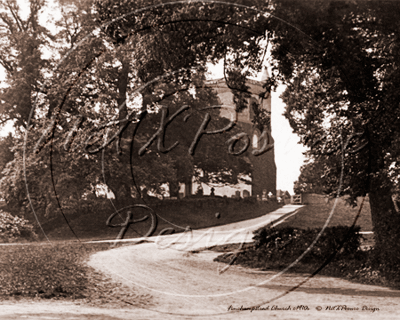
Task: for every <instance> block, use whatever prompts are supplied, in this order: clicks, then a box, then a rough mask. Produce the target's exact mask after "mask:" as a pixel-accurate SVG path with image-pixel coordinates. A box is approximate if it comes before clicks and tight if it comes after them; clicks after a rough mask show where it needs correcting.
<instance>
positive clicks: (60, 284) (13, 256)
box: [0, 242, 150, 307]
mask: <svg viewBox="0 0 400 320" xmlns="http://www.w3.org/2000/svg"><path fill="white" fill-rule="evenodd" d="M107 249H109V245H107V244H91V245H87V244H85V245H82V244H79V243H73V242H69V243H66V242H59V243H52V244H50V243H34V244H26V245H11V246H0V255H1V257H2V259H1V269H0V299H1V300H7V299H20V298H37V299H40V298H42V299H73V300H81V301H83V302H86V303H89V304H93V305H98V306H101V305H105V304H107V303H113V304H119V305H121V304H122V305H123V306H124V307H128V306H129V305H140V304H142V305H143V304H148V303H150V298H149V297H143V296H139V295H137V294H135V293H134V292H133V290H132V289H130V288H127V287H125V286H123V285H121V284H117V283H115V282H113V281H111V280H110V279H107V278H105V277H104V276H103V275H101V274H99V273H96V272H95V271H94V270H93V269H91V268H90V267H88V266H86V265H85V263H84V262H85V261H86V259H87V258H88V257H89V255H90V254H91V253H94V252H97V251H101V250H107ZM121 297H123V301H122V300H121V299H120V298H121ZM124 301H125V302H124Z"/></svg>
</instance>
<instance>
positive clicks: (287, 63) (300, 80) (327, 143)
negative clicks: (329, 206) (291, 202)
mask: <svg viewBox="0 0 400 320" xmlns="http://www.w3.org/2000/svg"><path fill="white" fill-rule="evenodd" d="M274 8H275V11H274V14H275V15H276V16H278V17H279V21H278V20H275V21H271V25H270V28H271V29H273V30H274V35H275V37H274V40H273V49H272V56H273V58H274V59H275V62H276V68H277V70H279V77H280V78H281V79H283V81H284V83H285V84H286V85H287V89H286V90H285V92H284V94H283V96H282V98H283V100H284V102H285V103H286V104H287V108H286V112H285V115H286V117H287V118H288V119H289V122H290V124H291V126H292V128H293V130H294V132H295V133H297V134H298V135H299V136H300V138H301V142H302V143H303V144H304V145H306V146H308V147H310V152H309V155H310V156H311V157H313V158H315V159H316V160H317V161H318V162H319V163H323V164H327V166H328V167H329V170H327V172H326V174H327V176H326V179H325V183H326V184H327V188H328V189H330V191H331V193H332V194H333V195H335V194H340V195H349V196H350V197H351V199H352V200H353V201H354V203H355V199H356V197H359V196H365V195H367V194H368V195H369V202H370V207H371V215H372V221H373V226H374V234H375V240H376V248H377V253H378V255H379V257H380V258H381V259H382V261H384V262H385V263H386V265H387V266H388V270H392V271H393V270H398V269H397V268H398V266H399V265H400V256H399V255H398V252H399V249H400V216H399V215H398V213H397V212H396V211H395V209H394V206H393V202H392V198H391V196H392V193H393V192H394V189H395V188H396V186H395V184H394V183H393V181H394V179H393V177H396V176H397V171H398V159H399V155H400V154H399V151H400V148H399V147H398V143H397V142H398V141H399V136H400V131H399V128H400V127H399V124H400V123H399V119H400V113H399V112H400V109H399V107H398V101H399V90H398V89H397V88H398V86H399V80H400V74H399V72H398V68H399V62H400V61H399V54H398V53H399V48H400V40H399V31H400V30H399V28H400V24H399V22H398V21H399V20H398V12H399V9H400V4H399V3H398V2H394V1H387V2H374V1H369V2H365V1H313V2H309V1H305V2H300V1H294V2H292V1H284V0H277V1H275V5H274ZM282 21H285V22H282Z"/></svg>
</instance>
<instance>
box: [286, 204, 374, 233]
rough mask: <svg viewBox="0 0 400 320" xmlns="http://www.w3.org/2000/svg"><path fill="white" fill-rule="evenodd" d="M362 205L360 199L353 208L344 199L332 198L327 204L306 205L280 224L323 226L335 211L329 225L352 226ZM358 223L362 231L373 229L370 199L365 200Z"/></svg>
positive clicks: (301, 226)
mask: <svg viewBox="0 0 400 320" xmlns="http://www.w3.org/2000/svg"><path fill="white" fill-rule="evenodd" d="M335 203H336V204H335ZM360 205H361V200H360V201H358V205H357V206H356V207H354V208H352V207H351V206H349V205H348V204H347V203H346V202H345V201H344V200H342V199H338V200H337V202H335V200H330V201H329V203H326V204H310V205H306V206H304V207H303V208H301V209H300V210H299V211H298V213H297V214H295V215H294V216H292V217H290V218H289V219H287V220H285V221H284V222H283V223H282V224H280V226H281V227H293V228H299V229H307V228H322V227H323V226H324V224H325V223H326V221H327V219H328V218H329V216H330V214H331V213H332V212H333V213H332V215H331V219H330V221H329V224H328V226H330V227H332V226H349V227H350V226H351V225H352V224H353V223H354V221H355V219H356V217H357V215H358V213H359V211H360ZM356 225H358V226H360V228H361V231H372V221H371V211H370V208H369V202H368V201H365V202H364V204H363V206H362V208H361V212H360V215H359V217H358V219H357V221H356Z"/></svg>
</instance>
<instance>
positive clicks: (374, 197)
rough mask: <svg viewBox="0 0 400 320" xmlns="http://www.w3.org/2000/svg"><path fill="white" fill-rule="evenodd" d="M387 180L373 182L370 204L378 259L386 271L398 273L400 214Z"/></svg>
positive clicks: (378, 179) (376, 178)
mask: <svg viewBox="0 0 400 320" xmlns="http://www.w3.org/2000/svg"><path fill="white" fill-rule="evenodd" d="M385 180H386V179H385V178H382V177H379V176H378V177H374V178H372V181H371V188H370V192H369V202H370V208H371V218H372V224H373V228H374V235H375V249H376V252H377V258H378V259H379V260H380V262H381V263H383V264H384V265H385V271H387V272H393V271H395V272H398V268H399V266H400V214H399V213H398V212H396V210H395V207H394V204H393V201H392V194H391V188H390V185H389V184H387V181H385Z"/></svg>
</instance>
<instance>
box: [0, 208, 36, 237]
mask: <svg viewBox="0 0 400 320" xmlns="http://www.w3.org/2000/svg"><path fill="white" fill-rule="evenodd" d="M33 228H34V227H33V226H32V225H31V224H29V221H28V220H25V219H23V218H20V217H17V216H12V215H11V214H10V213H8V212H5V211H3V210H0V241H1V242H15V241H18V240H21V239H25V240H36V239H37V235H36V233H35V232H34V231H33Z"/></svg>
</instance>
